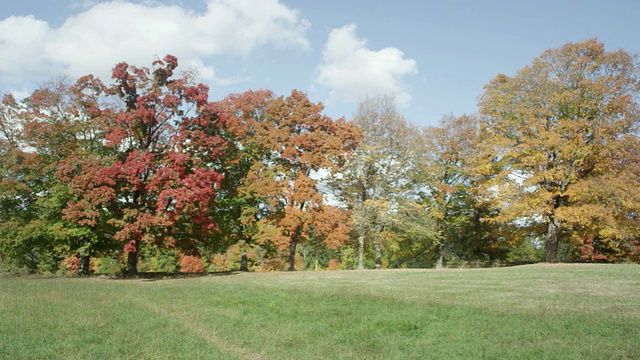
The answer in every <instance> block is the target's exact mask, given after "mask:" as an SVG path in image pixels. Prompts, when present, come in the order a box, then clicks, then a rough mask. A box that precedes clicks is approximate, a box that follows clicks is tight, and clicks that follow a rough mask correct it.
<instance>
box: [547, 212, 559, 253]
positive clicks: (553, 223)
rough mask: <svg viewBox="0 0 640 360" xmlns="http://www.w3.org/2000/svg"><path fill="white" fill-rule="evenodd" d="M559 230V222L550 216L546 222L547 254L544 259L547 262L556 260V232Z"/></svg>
mask: <svg viewBox="0 0 640 360" xmlns="http://www.w3.org/2000/svg"><path fill="white" fill-rule="evenodd" d="M559 231H560V222H559V221H558V219H555V218H553V217H552V218H551V219H550V221H549V223H548V224H547V244H546V250H547V254H546V257H545V261H546V262H548V263H556V262H558V232H559Z"/></svg>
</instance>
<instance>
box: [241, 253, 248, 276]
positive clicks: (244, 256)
mask: <svg viewBox="0 0 640 360" xmlns="http://www.w3.org/2000/svg"><path fill="white" fill-rule="evenodd" d="M240 271H249V268H248V267H247V253H246V252H244V251H243V252H242V257H241V258H240Z"/></svg>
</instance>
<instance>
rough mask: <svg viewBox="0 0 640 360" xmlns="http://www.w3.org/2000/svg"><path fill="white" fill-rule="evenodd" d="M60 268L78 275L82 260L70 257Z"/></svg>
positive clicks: (63, 261)
mask: <svg viewBox="0 0 640 360" xmlns="http://www.w3.org/2000/svg"><path fill="white" fill-rule="evenodd" d="M60 267H61V268H62V269H63V270H65V271H69V272H71V274H73V275H75V274H77V273H78V270H79V269H80V259H79V258H78V257H77V256H69V257H68V258H65V259H63V260H62V262H61V263H60Z"/></svg>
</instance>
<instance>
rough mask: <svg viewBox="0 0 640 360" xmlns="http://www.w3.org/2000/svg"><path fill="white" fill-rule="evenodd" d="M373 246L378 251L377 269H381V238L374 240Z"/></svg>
mask: <svg viewBox="0 0 640 360" xmlns="http://www.w3.org/2000/svg"><path fill="white" fill-rule="evenodd" d="M373 248H374V250H375V252H376V259H375V267H376V269H380V267H381V266H382V244H381V243H380V239H379V238H378V239H376V241H375V242H374V244H373Z"/></svg>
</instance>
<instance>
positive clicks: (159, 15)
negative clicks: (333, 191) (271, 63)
mask: <svg viewBox="0 0 640 360" xmlns="http://www.w3.org/2000/svg"><path fill="white" fill-rule="evenodd" d="M87 4H92V3H90V2H89V3H87ZM308 27H309V22H308V21H307V20H305V19H303V18H302V17H301V16H300V14H299V12H298V11H297V10H295V9H291V8H288V7H287V6H285V5H284V4H281V3H280V2H279V0H209V1H208V2H207V8H206V10H205V11H204V12H203V13H195V12H193V11H191V10H189V9H187V8H185V7H181V6H177V5H162V4H157V3H153V2H143V3H129V2H126V1H110V2H101V3H97V4H94V5H88V7H87V8H86V9H85V10H84V11H82V12H80V13H78V14H76V15H74V16H71V17H69V18H67V19H66V20H65V21H64V23H63V24H62V25H61V26H60V27H58V28H52V27H51V26H50V24H49V23H47V22H46V21H42V20H38V19H36V18H34V17H33V16H24V17H9V18H6V19H4V20H2V21H0V76H2V77H3V78H4V79H5V80H8V81H19V80H21V79H22V80H24V79H25V78H32V79H33V78H37V79H39V78H40V77H41V76H42V75H44V74H50V75H49V76H51V75H54V74H56V73H60V72H64V73H67V74H69V75H71V76H74V77H77V76H82V75H85V74H88V73H93V74H95V75H98V76H100V77H102V78H103V79H104V80H107V79H109V78H110V71H111V69H112V68H113V66H114V65H115V64H116V63H118V62H120V61H127V62H129V63H132V64H135V65H139V66H143V65H147V64H150V63H151V61H152V60H153V57H154V56H159V57H163V56H164V55H165V54H172V55H175V56H177V57H178V59H179V60H180V62H181V64H183V66H184V65H186V66H192V67H194V68H195V69H196V70H197V71H198V73H199V74H200V77H201V78H203V79H205V80H210V81H211V80H214V78H215V71H214V69H213V68H212V67H210V66H207V65H205V64H206V63H207V61H206V59H207V58H208V57H211V56H216V55H235V56H246V55H247V54H249V53H251V51H253V50H254V49H256V48H258V47H261V46H267V45H271V46H275V47H278V48H294V49H300V50H308V49H309V48H310V45H309V41H308V39H307V37H306V30H307V29H308Z"/></svg>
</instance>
